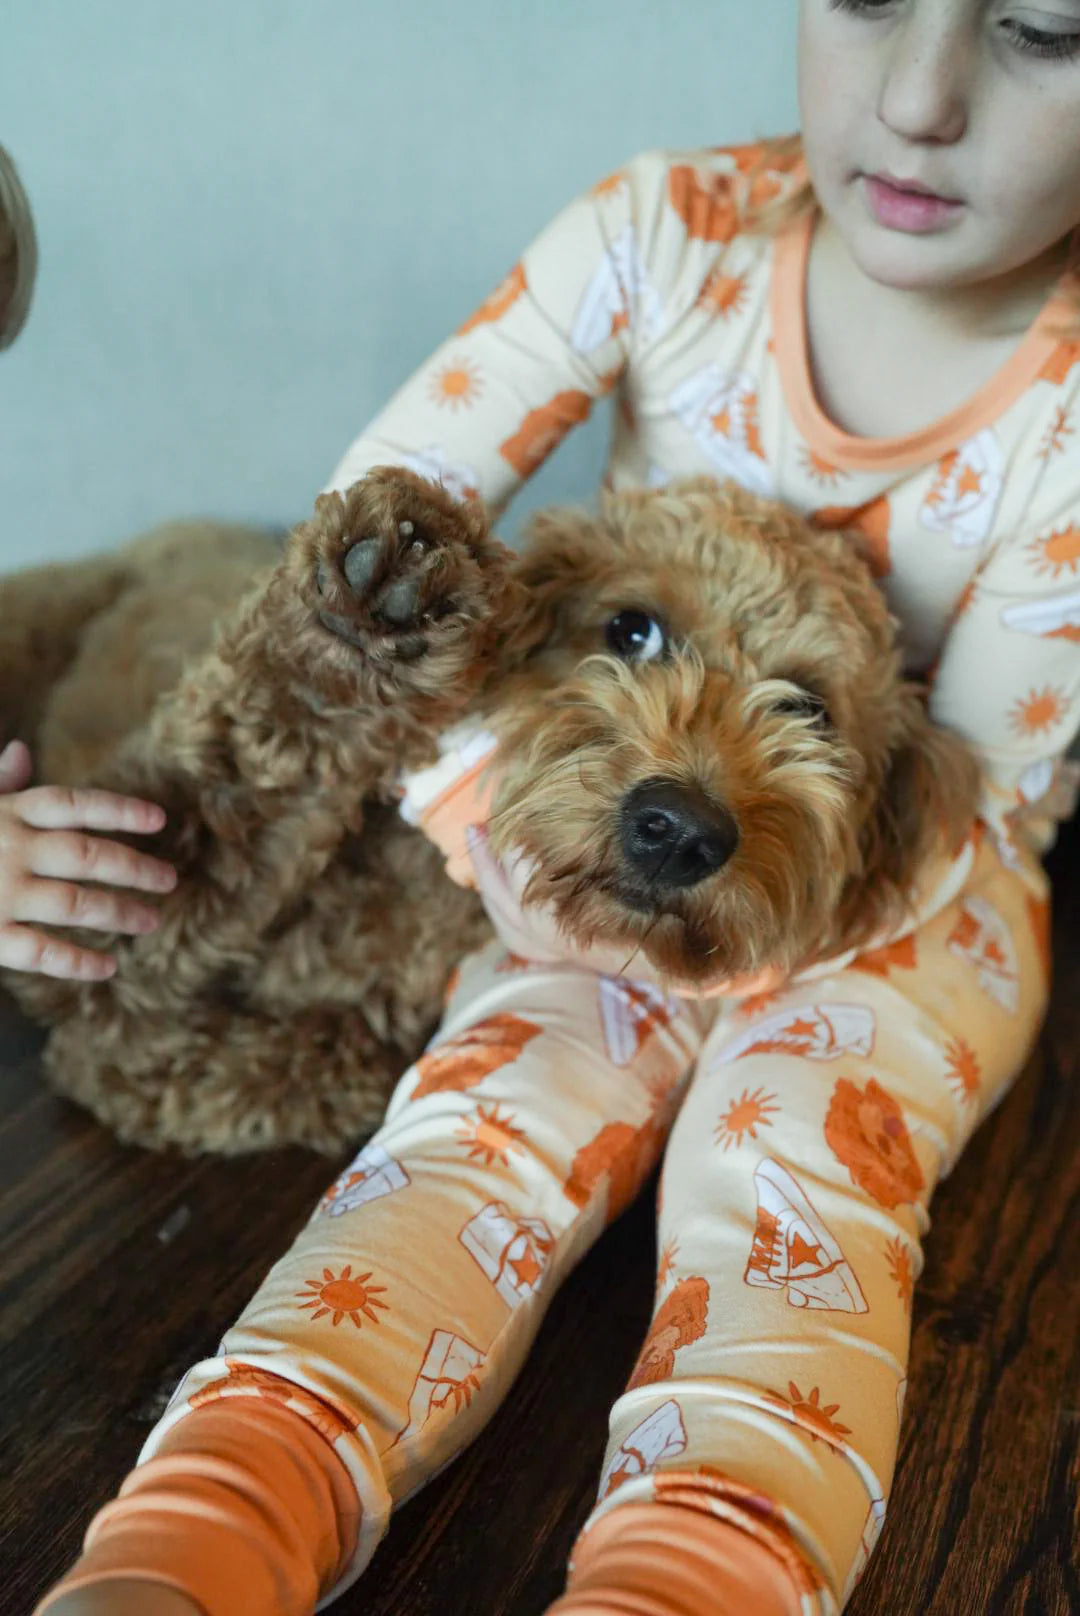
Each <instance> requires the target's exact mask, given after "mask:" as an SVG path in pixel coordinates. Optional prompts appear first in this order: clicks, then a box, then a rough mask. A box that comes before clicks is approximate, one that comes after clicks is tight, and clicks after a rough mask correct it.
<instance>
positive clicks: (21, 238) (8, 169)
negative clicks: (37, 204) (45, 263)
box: [0, 146, 37, 348]
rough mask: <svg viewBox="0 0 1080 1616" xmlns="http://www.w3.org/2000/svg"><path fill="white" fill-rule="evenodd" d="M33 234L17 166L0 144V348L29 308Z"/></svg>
mask: <svg viewBox="0 0 1080 1616" xmlns="http://www.w3.org/2000/svg"><path fill="white" fill-rule="evenodd" d="M36 277H37V237H36V235H35V234H34V218H33V214H32V213H31V212H30V201H29V198H28V197H27V195H26V192H25V191H24V190H23V186H22V181H21V180H20V179H19V174H18V170H17V169H16V167H15V164H14V163H13V162H12V160H11V158H10V156H9V155H8V153H7V152H6V151H5V150H4V148H3V146H0V348H6V347H8V346H9V345H10V344H11V343H13V342H14V341H15V338H16V337H17V336H18V335H19V332H20V331H21V330H22V328H23V326H24V325H25V324H26V316H27V315H28V314H29V312H30V300H31V298H32V297H33V294H34V281H35V279H36Z"/></svg>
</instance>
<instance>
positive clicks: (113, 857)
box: [27, 831, 176, 892]
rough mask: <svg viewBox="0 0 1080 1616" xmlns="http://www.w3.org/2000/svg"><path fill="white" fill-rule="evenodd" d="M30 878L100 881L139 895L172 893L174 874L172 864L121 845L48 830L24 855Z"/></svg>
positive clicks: (174, 881) (97, 838)
mask: <svg viewBox="0 0 1080 1616" xmlns="http://www.w3.org/2000/svg"><path fill="white" fill-rule="evenodd" d="M27 868H28V870H29V872H30V874H31V875H44V876H54V877H58V878H59V879H60V880H63V881H101V882H104V884H105V885H106V886H110V887H135V888H137V889H138V890H139V891H141V892H171V891H172V889H173V887H174V886H175V885H176V871H175V870H174V869H173V867H172V865H171V864H165V863H164V862H163V861H162V860H161V859H156V858H151V857H150V856H149V854H148V853H138V852H136V850H135V849H134V848H133V847H126V846H125V845H124V843H123V842H109V841H105V840H104V839H103V838H102V837H100V836H86V835H84V834H83V833H82V832H80V831H48V832H46V833H45V834H44V835H41V836H35V837H34V838H33V840H32V841H31V843H30V847H29V849H28V852H27Z"/></svg>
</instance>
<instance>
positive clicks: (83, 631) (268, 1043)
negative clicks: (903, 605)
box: [0, 469, 975, 1151]
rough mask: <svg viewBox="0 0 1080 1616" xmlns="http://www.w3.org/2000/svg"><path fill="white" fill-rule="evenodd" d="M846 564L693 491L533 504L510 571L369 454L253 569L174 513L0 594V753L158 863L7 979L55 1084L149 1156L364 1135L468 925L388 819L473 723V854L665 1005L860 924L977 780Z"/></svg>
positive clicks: (477, 921) (233, 534)
mask: <svg viewBox="0 0 1080 1616" xmlns="http://www.w3.org/2000/svg"><path fill="white" fill-rule="evenodd" d="M858 542H859V541H858V539H857V537H853V536H852V535H850V534H843V535H842V534H831V533H819V532H817V531H815V530H814V529H813V528H811V527H810V526H808V525H807V524H806V523H804V522H803V521H802V520H801V519H800V518H798V517H796V516H794V515H793V514H792V513H790V512H789V511H787V510H785V509H783V508H781V507H778V506H776V505H775V504H772V503H769V502H766V501H763V500H760V499H758V498H757V497H755V496H752V495H750V494H747V493H745V492H742V491H740V490H739V489H737V488H736V487H734V486H733V485H731V486H725V487H720V486H718V485H717V484H715V483H713V482H711V481H710V480H708V479H692V480H689V481H685V482H682V483H678V484H674V485H672V486H670V487H668V488H666V489H663V490H650V491H641V492H633V493H621V494H618V495H609V496H605V498H604V501H603V504H602V508H601V511H600V513H599V514H598V515H595V516H594V515H589V514H586V513H584V512H581V511H573V510H571V511H565V510H559V511H554V512H550V513H547V514H543V515H541V516H540V517H538V518H536V519H535V520H534V522H533V524H532V527H531V530H530V532H529V535H528V539H527V543H526V547H525V549H524V552H523V554H522V555H521V556H520V557H514V556H513V555H512V554H511V553H510V552H509V551H507V550H505V549H504V548H503V547H502V546H501V545H500V544H499V543H498V542H497V541H496V540H495V539H493V538H492V536H491V535H490V533H489V530H488V526H487V523H486V521H485V519H484V517H483V515H482V513H481V511H480V510H479V508H478V507H474V506H462V505H459V504H457V503H455V502H454V501H453V500H452V499H451V498H450V497H449V496H448V495H447V494H445V493H444V492H443V491H442V490H440V489H439V488H437V487H435V486H433V485H432V484H429V483H426V482H424V481H422V480H421V479H419V478H417V477H415V476H413V475H412V474H411V473H408V472H405V471H399V470H389V469H387V470H381V471H377V472H374V473H372V474H371V475H370V476H369V477H367V478H365V479H364V480H363V481H362V482H360V483H357V484H356V485H355V486H354V487H353V488H352V489H351V490H350V491H349V493H348V494H347V495H346V496H344V497H342V496H340V495H332V496H324V497H322V498H321V499H320V500H319V501H318V504H317V507H316V512H315V515H314V516H313V518H312V519H311V520H310V521H308V522H306V523H304V524H302V525H301V526H300V527H299V528H297V529H296V531H295V532H294V533H293V534H292V536H291V537H290V539H289V540H288V541H287V543H286V546H285V550H284V552H283V553H280V552H279V551H278V550H277V549H276V548H275V545H274V543H273V541H272V540H271V539H270V538H268V537H267V536H266V535H263V534H255V533H251V532H248V531H246V530H239V529H226V530H222V529H220V528H210V527H202V528H200V527H198V526H194V525H188V526H186V527H176V528H172V529H166V530H163V531H162V532H161V533H159V534H156V535H152V536H151V537H149V538H148V539H144V540H141V541H139V542H137V543H135V544H134V545H132V546H131V547H130V548H129V549H127V550H124V551H120V552H118V553H117V554H115V555H114V556H111V557H109V558H106V559H104V560H97V561H94V562H91V563H87V564H84V565H82V566H77V565H76V566H70V567H59V568H46V569H41V570H38V571H35V572H30V573H26V574H23V575H17V576H14V577H12V578H9V579H6V580H2V581H0V624H2V625H3V627H2V629H0V692H17V693H18V694H19V697H20V710H19V711H18V712H15V711H11V712H7V713H0V732H3V731H4V730H5V729H7V730H10V731H14V730H16V729H17V730H18V732H19V733H21V734H23V735H24V736H27V737H28V738H29V735H28V732H29V731H30V730H31V729H32V730H34V731H36V745H37V747H38V752H39V757H40V762H41V772H42V775H43V777H44V778H45V779H48V780H52V781H58V782H66V783H73V782H75V781H79V782H80V783H85V782H87V781H92V782H94V783H96V784H102V785H107V786H110V787H112V788H115V789H118V790H122V791H125V792H132V793H137V794H139V795H141V796H145V797H148V798H150V799H151V800H154V801H157V802H160V803H161V804H162V805H163V806H164V807H165V809H166V811H167V813H168V823H167V826H166V828H165V830H164V831H162V832H161V834H160V835H159V836H158V837H156V838H155V839H154V845H153V847H152V851H154V852H156V853H158V854H160V856H162V857H165V858H168V859H170V860H171V861H173V862H174V863H175V864H176V865H177V866H178V868H179V870H180V875H181V879H180V883H179V887H178V889H177V890H176V891H175V892H174V893H173V894H171V895H170V896H169V897H167V898H164V899H162V900H160V901H161V908H162V923H161V925H160V927H159V929H158V930H157V931H156V932H155V933H153V934H151V935H149V936H143V937H140V938H137V939H126V938H124V939H117V940H116V941H115V943H113V944H111V945H110V946H112V947H113V948H114V950H115V951H116V952H117V953H118V955H119V958H120V968H119V970H118V972H117V974H116V976H115V977H114V978H112V979H111V980H108V981H104V982H96V983H92V984H90V983H71V982H62V981H57V980H51V979H47V978H44V977H16V976H14V975H10V974H9V975H8V977H7V985H8V986H9V987H10V988H12V989H13V990H14V991H15V992H16V994H17V996H18V997H19V999H20V1000H21V1001H22V1003H23V1005H24V1006H25V1007H26V1008H27V1010H28V1011H29V1012H30V1013H31V1014H32V1015H35V1016H36V1017H38V1018H40V1019H42V1020H44V1021H46V1022H48V1023H50V1024H51V1027H52V1031H51V1034H50V1038H49V1042H48V1046H47V1052H46V1064H47V1068H48V1071H49V1073H50V1075H51V1078H52V1080H53V1082H54V1083H55V1084H56V1086H57V1087H58V1088H60V1089H61V1090H62V1091H63V1092H64V1093H66V1094H68V1095H70V1096H71V1097H72V1098H73V1099H76V1100H78V1101H79V1102H80V1103H81V1104H83V1105H85V1106H88V1107H89V1108H90V1109H91V1110H92V1111H93V1112H94V1113H95V1114H96V1115H97V1116H98V1117H100V1118H101V1119H102V1120H103V1121H105V1122H107V1123H108V1124H109V1125H110V1126H111V1127H112V1128H114V1129H115V1130H116V1131H117V1133H119V1134H120V1135H121V1136H122V1137H123V1138H125V1139H129V1140H135V1141H138V1142H139V1143H142V1144H147V1145H155V1146H161V1145H165V1144H175V1145H179V1146H181V1147H183V1148H184V1149H187V1150H216V1151H240V1150H249V1149H254V1148H261V1147H265V1146H271V1145H279V1144H283V1143H286V1142H293V1141H295V1142H300V1143H303V1144H307V1145H311V1146H314V1147H316V1148H319V1149H332V1148H335V1147H337V1146H339V1145H340V1144H342V1143H343V1142H345V1141H351V1140H355V1139H356V1138H357V1136H358V1135H363V1134H364V1133H365V1132H367V1131H369V1130H370V1129H371V1128H372V1127H374V1126H375V1125H376V1124H377V1123H378V1122H379V1120H380V1118H381V1114H382V1110H383V1107H384V1105H385V1102H386V1099H387V1097H388V1094H389V1092H390V1088H391V1086H392V1084H393V1082H394V1081H395V1080H396V1078H397V1076H398V1075H399V1074H400V1072H401V1071H402V1069H403V1068H404V1067H405V1065H407V1063H408V1062H409V1061H410V1060H411V1059H412V1058H414V1057H415V1055H416V1054H417V1052H418V1050H419V1049H420V1047H421V1045H422V1043H423V1041H424V1040H425V1038H426V1037H427V1036H428V1035H429V1033H430V1032H431V1030H432V1029H433V1026H434V1024H435V1022H436V1021H437V1018H438V1014H439V1008H440V1003H441V997H442V993H443V989H444V985H445V982H446V979H447V977H448V975H449V973H450V970H451V968H452V966H453V964H454V963H455V961H456V960H457V959H458V958H459V957H460V956H461V955H462V954H463V953H464V952H465V951H467V950H468V949H469V948H471V947H473V946H476V945H477V944H478V943H480V942H481V941H482V940H483V939H484V938H485V937H486V935H487V934H488V923H487V921H486V918H485V917H484V915H483V913H482V912H481V910H480V907H479V904H478V902H477V900H476V898H475V896H474V895H473V894H472V893H471V892H468V891H466V890H464V889H462V888H459V887H457V886H455V885H453V884H452V883H451V882H450V881H449V879H448V878H447V877H446V875H445V873H444V870H443V867H442V861H441V858H440V856H439V855H438V854H437V853H436V851H435V849H434V848H433V847H432V846H431V845H430V844H429V843H428V842H427V841H426V840H425V839H424V838H423V836H422V835H421V834H420V833H419V832H418V831H416V830H414V829H412V828H411V827H409V826H408V825H406V824H405V822H404V821H403V820H402V818H401V817H400V815H399V813H398V810H397V797H398V780H399V778H400V776H401V773H402V771H403V770H410V769H414V768H417V767H420V766H423V765H426V764H428V763H430V762H431V761H432V760H433V759H434V758H435V756H436V751H437V748H436V739H437V737H438V735H439V734H440V733H441V732H442V731H443V730H445V729H446V728H447V726H449V725H451V724H452V723H454V722H455V721H457V720H459V719H461V718H462V717H464V716H466V715H470V716H471V715H477V716H482V718H483V721H484V723H485V725H486V726H487V727H488V728H490V729H493V730H494V731H495V733H496V734H497V735H498V737H499V742H500V745H499V752H498V759H497V780H498V786H497V791H496V796H495V803H494V813H493V819H492V826H491V829H492V836H493V840H494V842H495V845H496V846H497V847H500V848H503V849H509V848H514V849H518V850H521V851H522V852H523V853H524V854H526V855H527V856H528V857H529V858H530V859H531V860H532V861H533V862H534V864H535V870H534V873H533V876H532V880H531V884H530V897H533V898H536V899H538V900H540V899H542V901H543V902H544V903H545V904H548V905H551V906H553V908H554V910H555V912H556V913H557V915H558V917H559V920H560V923H561V924H562V926H563V927H564V928H565V929H566V930H567V931H568V932H569V933H570V934H571V935H572V936H573V937H574V938H575V940H577V941H582V942H587V941H601V942H605V943H614V944H619V945H620V946H622V945H625V946H626V948H627V952H628V955H632V954H634V953H635V952H637V951H638V950H640V951H641V952H642V953H643V954H644V955H645V956H646V957H647V958H648V960H649V961H650V962H651V963H652V965H653V966H655V967H657V968H658V969H660V970H661V971H662V972H664V973H667V974H669V975H670V976H672V977H673V978H677V979H679V980H681V981H682V982H684V983H687V982H689V983H697V982H704V981H706V980H711V979H714V978H716V977H718V976H727V975H732V976H733V975H740V974H742V973H745V972H755V971H757V970H759V969H760V968H761V967H763V966H766V965H769V966H780V967H783V968H788V967H793V966H795V965H796V964H797V963H799V962H802V961H805V960H807V959H808V958H812V957H814V956H816V955H819V954H821V955H825V954H828V953H832V952H836V951H838V950H840V949H842V948H844V947H850V946H853V945H856V944H858V943H860V942H863V941H865V940H867V939H868V938H870V937H872V936H873V935H874V934H876V933H877V932H878V931H879V930H880V929H881V928H882V927H883V926H885V925H887V924H889V923H891V922H892V921H894V920H895V919H896V918H898V916H899V915H900V913H901V911H902V909H903V907H904V905H905V901H906V893H907V889H908V888H909V886H910V883H911V881H912V879H913V877H914V875H915V873H916V872H917V870H918V869H919V867H920V866H921V864H922V862H923V861H924V860H925V859H926V858H928V857H929V856H930V855H931V854H932V853H933V851H934V849H935V847H937V846H938V845H939V844H940V843H942V842H944V843H951V842H952V841H953V840H957V841H958V840H959V839H960V838H961V837H962V836H963V834H964V832H965V831H966V830H967V828H968V827H969V825H970V821H971V817H972V813H973V807H974V800H975V770H974V766H973V764H972V763H971V761H970V759H969V758H968V755H967V753H966V751H965V750H964V748H963V747H962V745H961V744H960V742H959V741H957V740H956V739H954V738H952V737H950V736H947V735H945V734H943V733H942V732H940V731H937V730H935V729H934V728H933V727H932V726H931V725H930V723H929V721H928V719H927V717H926V714H925V710H924V702H923V699H922V694H921V692H920V690H919V689H918V688H917V687H916V686H915V685H913V684H911V683H908V682H906V681H905V680H904V679H903V678H902V676H901V671H900V656H899V652H898V649H897V646H896V643H895V634H894V624H893V622H892V620H891V619H890V617H889V615H888V612H887V609H886V606H885V603H884V601H883V598H882V596H881V595H880V593H879V592H878V590H877V588H876V586H875V585H874V583H873V581H872V578H871V575H870V571H869V568H868V566H867V565H866V563H865V561H864V559H863V557H862V556H861V554H860V552H859V550H858V548H857V546H858Z"/></svg>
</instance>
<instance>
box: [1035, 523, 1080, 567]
mask: <svg viewBox="0 0 1080 1616" xmlns="http://www.w3.org/2000/svg"><path fill="white" fill-rule="evenodd" d="M1027 553H1028V555H1029V556H1031V557H1032V561H1031V563H1030V565H1031V567H1032V569H1033V570H1034V571H1035V572H1037V573H1040V574H1046V573H1049V575H1050V577H1051V578H1053V579H1055V580H1056V579H1058V578H1060V577H1061V575H1062V573H1063V572H1067V573H1068V574H1069V576H1070V578H1075V577H1076V571H1077V568H1078V567H1080V528H1077V527H1064V528H1062V529H1061V530H1060V532H1057V533H1048V534H1047V535H1046V537H1045V538H1042V539H1035V540H1033V541H1032V543H1031V544H1029V545H1028V546H1027Z"/></svg>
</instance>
